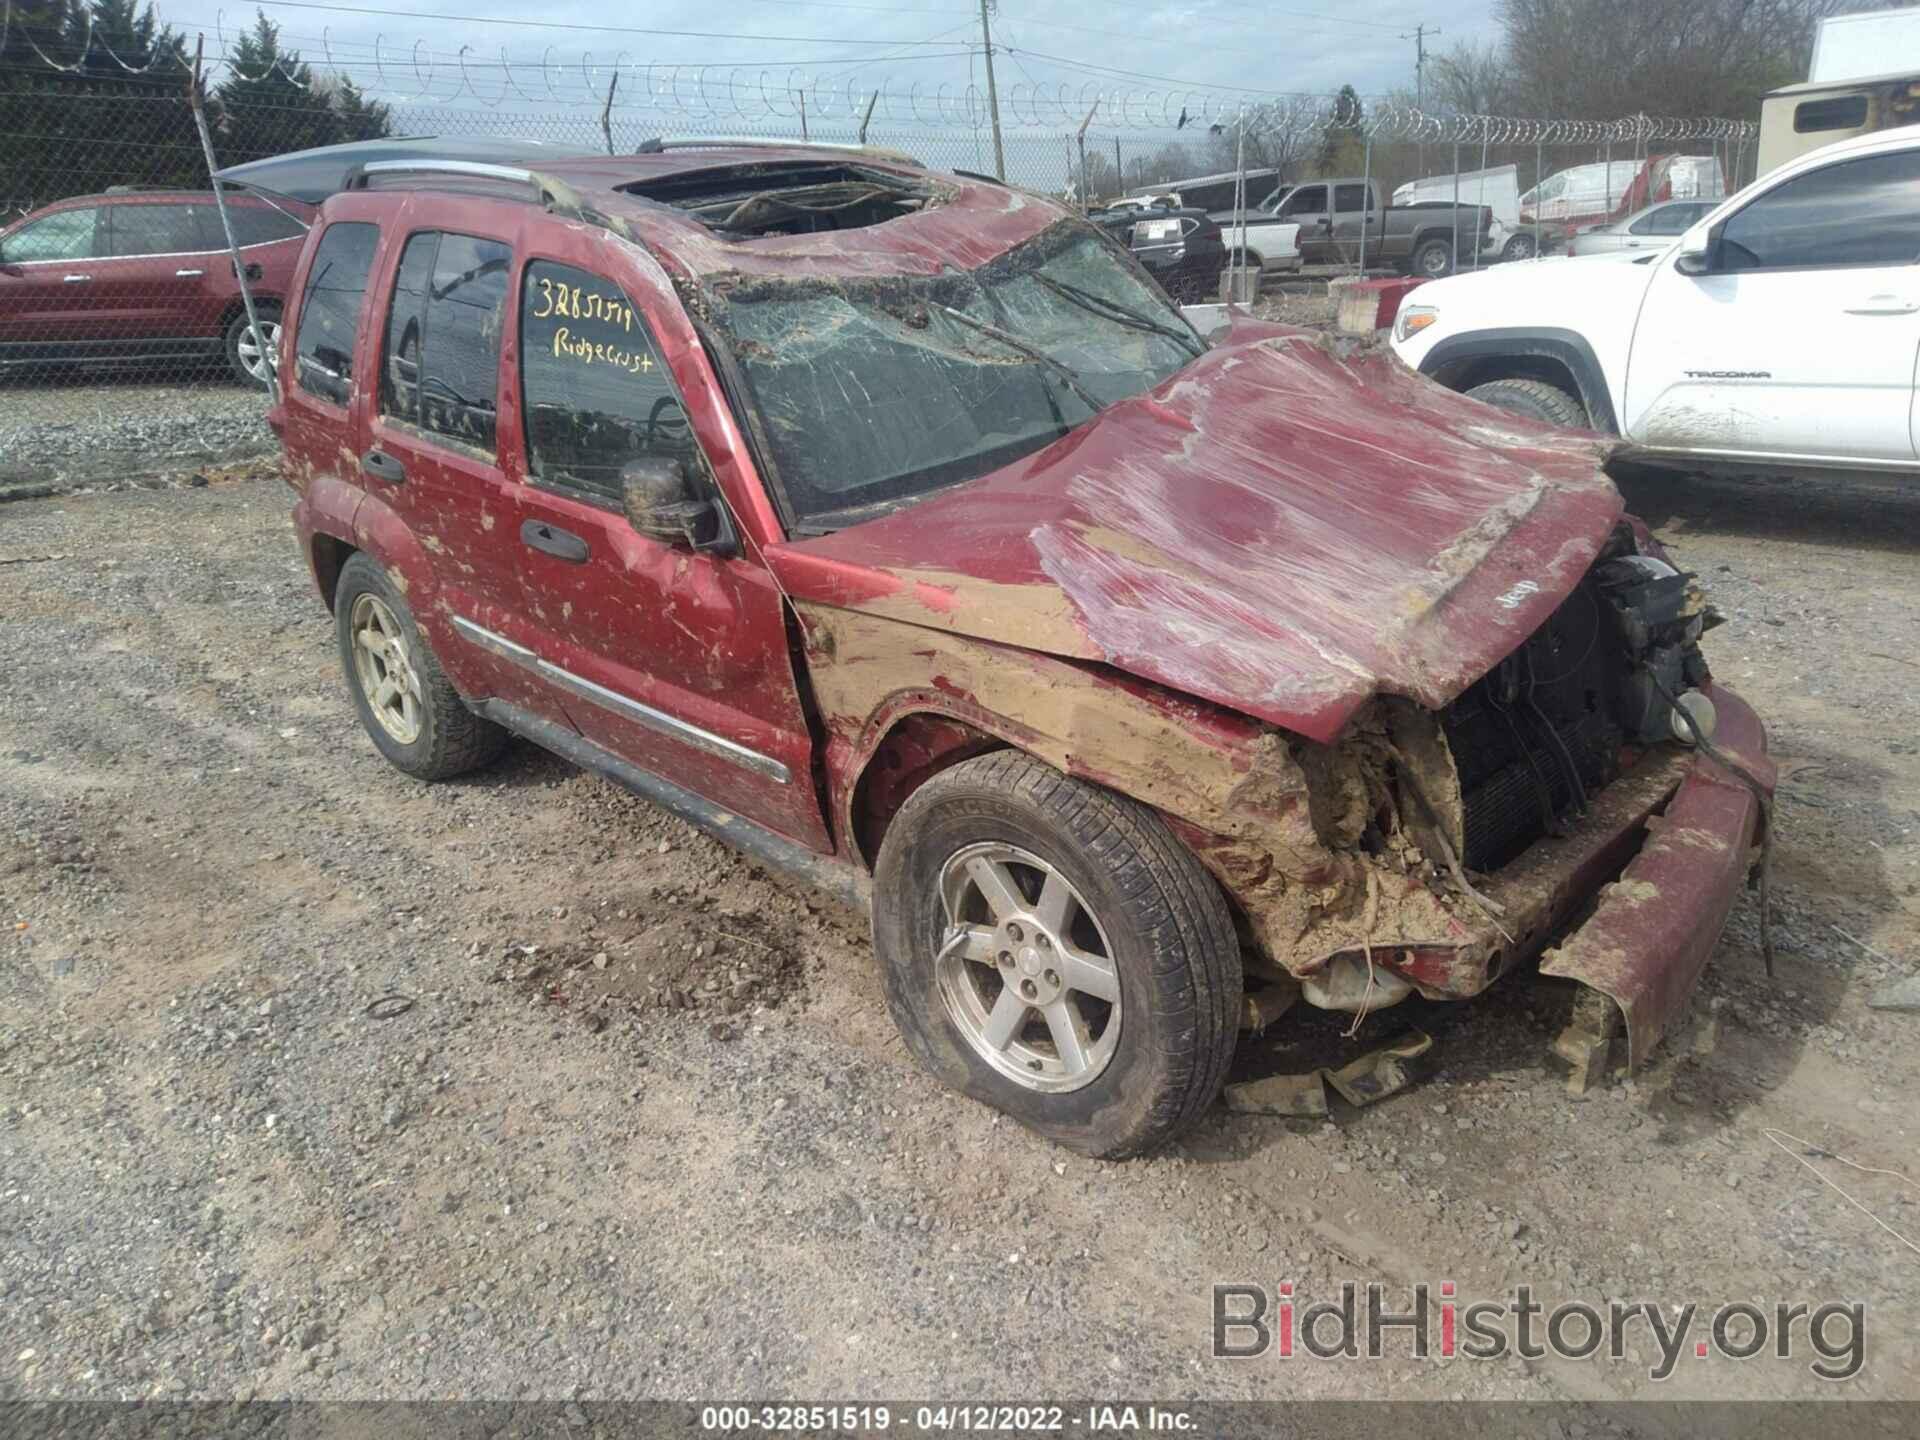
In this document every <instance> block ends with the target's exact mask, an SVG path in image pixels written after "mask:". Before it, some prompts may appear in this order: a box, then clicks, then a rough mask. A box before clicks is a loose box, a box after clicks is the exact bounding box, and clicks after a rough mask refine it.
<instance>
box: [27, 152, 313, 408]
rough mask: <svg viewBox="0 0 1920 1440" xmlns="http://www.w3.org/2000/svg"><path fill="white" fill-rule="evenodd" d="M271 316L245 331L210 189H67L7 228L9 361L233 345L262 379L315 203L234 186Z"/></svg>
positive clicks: (247, 256) (107, 360) (160, 353)
mask: <svg viewBox="0 0 1920 1440" xmlns="http://www.w3.org/2000/svg"><path fill="white" fill-rule="evenodd" d="M227 211H228V214H229V216H230V217H231V219H232V222H233V228H234V238H235V239H236V240H237V241H238V242H239V245H240V253H241V258H242V260H243V261H244V262H245V264H246V267H247V278H248V281H249V283H250V284H251V286H252V288H253V297H254V301H255V303H256V304H257V305H258V306H259V312H260V320H261V323H262V326H263V328H264V329H265V330H266V339H267V355H266V357H265V358H263V357H262V355H261V352H260V349H259V347H258V346H256V345H255V344H254V343H253V341H252V338H251V337H250V336H249V335H248V334H247V323H246V322H247V317H246V311H245V309H244V308H243V307H242V304H241V300H240V283H239V280H238V279H237V278H236V277H235V275H234V271H233V261H232V259H231V258H230V257H229V255H228V254H227V242H226V237H225V235H224V234H223V233H222V232H221V228H220V216H219V212H218V211H217V210H216V209H215V206H214V200H213V195H212V193H211V192H210V191H183V190H157V191H135V190H128V191H108V192H107V193H106V194H104V195H82V196H77V197H75V198H74V199H71V200H62V201H59V202H58V203H57V204H53V205H49V206H47V207H45V208H44V209H41V210H36V211H34V212H33V213H32V214H31V215H28V216H27V217H25V218H24V219H22V220H20V221H18V222H17V223H15V224H13V225H11V226H9V227H8V228H7V229H5V230H4V231H0V373H4V372H6V371H9V370H18V369H40V368H43V367H51V366H63V367H64V366H70V365H88V366H96V367H98V366H112V365H124V364H127V363H130V362H140V363H153V362H186V361H196V362H197V361H204V360H217V359H222V358H224V359H225V360H226V362H227V365H228V366H229V367H230V368H231V369H232V371H233V374H234V376H235V378H236V379H238V380H239V381H240V382H241V383H242V384H247V385H255V386H261V387H264V386H265V385H266V383H267V364H268V362H269V361H270V360H271V357H272V356H273V354H274V353H275V352H276V350H277V348H278V342H279V337H280V304H281V298H282V297H283V296H284V295H285V294H286V292H287V286H288V284H289V283H290V282H291V280H292V279H293V271H294V267H295V266H296V265H297V264H298V263H299V261H300V249H301V246H302V245H303V244H304V243H305V241H306V237H307V226H308V224H310V223H311V221H312V219H313V216H314V215H315V213H316V210H315V207H313V206H311V205H306V204H302V203H301V202H299V201H293V200H284V201H283V200H275V201H272V202H269V201H266V200H264V199H260V198H257V197H254V196H229V197H228V200H227Z"/></svg>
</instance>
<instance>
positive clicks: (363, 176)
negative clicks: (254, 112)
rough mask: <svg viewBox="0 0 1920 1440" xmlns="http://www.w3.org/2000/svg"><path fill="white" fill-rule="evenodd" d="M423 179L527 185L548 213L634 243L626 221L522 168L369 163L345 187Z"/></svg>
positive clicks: (428, 162)
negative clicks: (410, 177) (409, 177)
mask: <svg viewBox="0 0 1920 1440" xmlns="http://www.w3.org/2000/svg"><path fill="white" fill-rule="evenodd" d="M388 175H392V176H396V177H398V176H406V175H419V176H425V177H428V178H431V177H433V176H451V177H454V178H458V179H465V180H497V181H501V182H503V183H506V184H509V185H524V186H525V187H526V188H527V189H528V191H529V192H531V193H530V194H529V195H528V197H527V198H528V199H529V200H530V201H532V202H533V203H534V204H536V205H541V206H544V207H545V208H547V209H548V210H555V211H559V212H560V213H562V214H564V215H569V216H572V217H573V218H574V219H576V220H579V221H581V222H583V223H585V224H588V225H597V226H599V227H600V228H601V229H603V230H611V231H613V233H614V234H616V235H619V236H621V237H622V238H623V239H627V240H631V239H633V238H634V237H633V230H632V228H631V227H630V226H629V225H628V224H627V222H626V221H625V220H622V219H621V218H620V217H619V216H617V215H608V214H606V213H605V212H603V211H600V210H596V209H594V208H593V207H591V206H589V205H586V204H584V203H583V202H582V201H581V199H580V196H579V194H578V193H577V192H576V191H575V190H574V188H573V187H572V186H571V185H569V184H567V182H566V181H564V180H561V179H559V178H558V177H557V176H553V175H545V174H542V173H541V172H540V171H538V170H529V169H527V168H526V167H524V166H520V165H493V164H488V163H485V162H483V161H479V160H433V159H427V158H421V159H408V160H368V161H366V162H365V163H363V164H360V165H355V166H353V167H352V168H351V169H349V170H348V171H347V173H346V177H345V179H344V181H343V182H342V184H341V189H343V190H366V189H369V188H370V186H369V184H368V182H369V181H371V180H374V179H376V178H379V177H382V176H388Z"/></svg>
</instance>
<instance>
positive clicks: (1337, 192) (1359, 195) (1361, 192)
mask: <svg viewBox="0 0 1920 1440" xmlns="http://www.w3.org/2000/svg"><path fill="white" fill-rule="evenodd" d="M1333 205H1334V208H1335V209H1336V210H1364V209H1366V208H1367V187H1366V186H1364V185H1336V186H1334V187H1333Z"/></svg>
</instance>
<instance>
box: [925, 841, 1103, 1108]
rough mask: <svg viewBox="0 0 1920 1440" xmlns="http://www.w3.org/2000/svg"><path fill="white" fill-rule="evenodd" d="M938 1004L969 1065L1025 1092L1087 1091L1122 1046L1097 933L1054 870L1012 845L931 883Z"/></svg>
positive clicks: (973, 857)
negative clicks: (968, 1051)
mask: <svg viewBox="0 0 1920 1440" xmlns="http://www.w3.org/2000/svg"><path fill="white" fill-rule="evenodd" d="M940 892H941V900H942V903H943V904H944V905H945V907H946V918H947V925H946V929H945V932H944V934H943V937H942V942H941V947H940V953H939V955H938V957H937V958H936V961H935V966H934V969H935V978H936V981H937V983H938V986H939V990H940V998H941V1000H942V1002H943V1003H944V1004H945V1006H946V1008H947V1014H948V1016H949V1017H950V1018H951V1019H952V1020H953V1022H954V1024H955V1026H956V1027H957V1028H958V1029H959V1031H960V1033H961V1034H962V1035H964V1036H965V1037H966V1039H967V1043H968V1044H970V1045H971V1046H972V1047H973V1049H974V1051H975V1053H977V1054H978V1055H979V1056H980V1057H981V1058H982V1059H983V1060H985V1061H986V1062H987V1063H988V1064H989V1065H991V1066H993V1068H994V1069H995V1070H998V1071H999V1072H1000V1073H1001V1074H1003V1075H1005V1076H1007V1077H1008V1078H1009V1079H1011V1080H1013V1081H1015V1082H1016V1083H1018V1084H1020V1085H1023V1086H1025V1087H1026V1088H1028V1089H1030V1090H1040V1091H1048V1092H1055V1093H1058V1092H1064V1091H1069V1090H1078V1089H1080V1088H1081V1087H1082V1086H1084V1085H1089V1084H1091V1083H1092V1082H1093V1081H1094V1080H1095V1079H1097V1078H1098V1077H1099V1075H1100V1073H1101V1072H1102V1071H1103V1070H1105V1069H1106V1068H1107V1066H1108V1064H1109V1063H1110V1062H1111V1061H1112V1059H1113V1056H1114V1051H1115V1049H1116V1048H1117V1047H1118V1045H1119V1042H1120V976H1119V970H1118V968H1117V966H1116V965H1115V963H1114V959H1113V947H1112V946H1111V945H1110V944H1109V943H1108V941H1107V936H1106V932H1105V930H1104V929H1102V928H1101V925H1100V921H1099V919H1098V917H1096V916H1095V915H1094V913H1093V911H1092V910H1091V909H1089V908H1088V906H1087V903H1086V901H1085V900H1084V899H1082V898H1081V895H1080V893H1079V891H1077V890H1075V889H1074V888H1073V886H1072V884H1071V883H1070V882H1069V881H1068V880H1067V878H1066V876H1064V875H1062V874H1061V873H1060V872H1059V871H1058V870H1056V869H1055V868H1054V867H1053V866H1052V865H1050V864H1048V863H1047V862H1046V861H1045V860H1042V859H1041V858H1040V857H1039V856H1037V855H1034V854H1032V853H1030V852H1029V851H1026V850H1022V849H1020V848H1019V847H1018V846H1015V845H1006V844H1002V843H999V842H986V843H982V844H976V845H969V846H967V847H965V848H964V849H962V850H960V851H958V852H956V853H955V854H954V855H953V856H952V857H951V858H950V859H949V860H948V861H947V863H946V864H945V865H944V866H943V867H942V869H941V872H940Z"/></svg>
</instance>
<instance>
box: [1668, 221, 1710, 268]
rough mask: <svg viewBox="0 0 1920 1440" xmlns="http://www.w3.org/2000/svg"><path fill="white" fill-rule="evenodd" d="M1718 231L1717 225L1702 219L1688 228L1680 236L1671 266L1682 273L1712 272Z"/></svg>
mask: <svg viewBox="0 0 1920 1440" xmlns="http://www.w3.org/2000/svg"><path fill="white" fill-rule="evenodd" d="M1719 242H1720V232H1719V230H1718V228H1717V227H1715V226H1712V225H1709V224H1707V223H1706V222H1705V221H1704V220H1703V221H1701V222H1700V223H1699V224H1697V225H1693V226H1691V227H1689V228H1688V230H1687V231H1686V233H1685V234H1683V235H1682V236H1681V237H1680V244H1679V246H1678V249H1679V252H1680V253H1679V254H1677V255H1675V256H1674V259H1673V268H1674V269H1676V270H1678V271H1679V272H1680V273H1681V274H1682V275H1711V274H1712V273H1713V260H1714V253H1713V252H1714V251H1715V250H1716V249H1718V248H1719Z"/></svg>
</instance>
